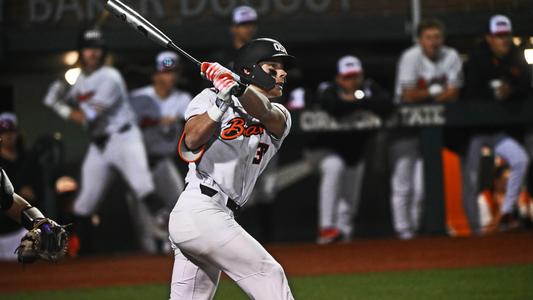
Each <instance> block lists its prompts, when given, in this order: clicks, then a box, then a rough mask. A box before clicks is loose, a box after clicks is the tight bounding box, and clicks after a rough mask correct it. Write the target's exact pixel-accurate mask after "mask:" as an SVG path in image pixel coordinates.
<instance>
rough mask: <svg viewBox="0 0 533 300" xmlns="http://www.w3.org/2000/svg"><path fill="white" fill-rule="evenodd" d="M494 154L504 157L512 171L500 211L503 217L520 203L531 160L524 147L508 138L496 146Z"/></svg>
mask: <svg viewBox="0 0 533 300" xmlns="http://www.w3.org/2000/svg"><path fill="white" fill-rule="evenodd" d="M494 152H495V153H496V155H499V156H501V157H503V159H505V161H506V162H507V163H508V164H509V167H510V169H511V172H510V174H509V180H508V181H507V189H506V191H505V200H504V202H503V205H502V207H501V209H500V211H501V214H502V216H503V215H506V214H510V213H511V212H512V211H513V208H514V206H515V205H516V202H517V201H518V197H519V195H520V190H521V189H522V183H523V182H524V178H525V176H526V170H527V167H528V164H529V158H528V157H527V153H526V151H525V149H524V147H523V146H522V145H520V144H519V143H518V142H517V141H516V140H514V139H513V138H511V137H506V138H504V139H503V140H501V141H500V142H499V143H498V144H496V145H495V147H494Z"/></svg>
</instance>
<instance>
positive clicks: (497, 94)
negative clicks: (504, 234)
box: [463, 15, 531, 232]
mask: <svg viewBox="0 0 533 300" xmlns="http://www.w3.org/2000/svg"><path fill="white" fill-rule="evenodd" d="M465 69H466V87H465V99H464V100H465V101H467V100H474V101H476V100H477V101H482V102H487V103H491V102H492V103H502V104H509V103H512V102H516V101H520V100H524V99H525V98H526V97H527V96H528V94H529V93H530V91H531V85H530V83H531V70H530V69H529V67H528V65H527V63H526V61H525V58H524V56H523V54H522V53H521V52H520V51H519V50H518V49H517V48H516V47H515V46H514V45H513V43H512V23H511V20H510V19H509V18H508V17H506V16H504V15H495V16H492V17H491V18H490V20H489V24H488V31H487V34H486V35H485V41H484V42H483V43H482V44H480V45H479V46H478V47H477V48H476V49H474V50H473V51H472V53H471V54H470V55H469V60H468V63H467V65H466V68H465ZM483 147H489V148H490V149H492V151H493V152H494V154H495V155H498V156H500V157H502V158H503V159H504V160H505V161H506V162H507V164H508V165H509V168H510V173H509V178H508V181H507V187H506V192H505V200H504V203H503V205H502V206H501V208H500V220H499V221H498V222H497V223H498V224H499V225H501V226H502V227H506V226H507V224H509V223H510V222H511V221H512V220H511V219H512V212H513V209H514V206H515V204H516V202H517V200H518V197H519V194H520V189H521V186H522V183H523V181H524V178H525V176H526V170H527V166H528V164H529V159H528V157H527V153H526V150H525V148H524V147H523V146H522V145H520V143H519V142H518V141H517V140H516V139H514V138H512V137H511V136H510V135H509V134H508V133H507V132H505V131H504V130H502V129H496V130H495V129H492V128H481V129H475V130H474V132H473V133H472V137H471V139H470V143H469V147H468V153H467V159H466V165H465V171H464V172H465V176H464V178H465V182H464V189H463V190H464V199H465V201H466V203H465V204H466V206H467V213H468V214H469V218H470V220H471V223H472V224H473V228H474V229H475V231H476V232H479V225H478V224H479V222H478V218H479V216H478V207H477V205H476V203H477V202H476V200H477V197H478V193H479V172H480V160H481V149H482V148H483Z"/></svg>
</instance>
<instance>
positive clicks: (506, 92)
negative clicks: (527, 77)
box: [494, 82, 512, 100]
mask: <svg viewBox="0 0 533 300" xmlns="http://www.w3.org/2000/svg"><path fill="white" fill-rule="evenodd" d="M511 92H512V89H511V86H510V85H509V84H508V83H507V82H504V83H503V84H502V85H501V86H500V87H499V88H497V89H496V90H495V91H494V94H495V96H496V99H498V100H505V99H507V98H509V96H510V95H511Z"/></svg>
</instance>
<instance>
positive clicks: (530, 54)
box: [524, 48, 533, 65]
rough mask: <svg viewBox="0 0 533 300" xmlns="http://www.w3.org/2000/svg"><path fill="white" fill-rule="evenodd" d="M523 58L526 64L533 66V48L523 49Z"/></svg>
mask: <svg viewBox="0 0 533 300" xmlns="http://www.w3.org/2000/svg"><path fill="white" fill-rule="evenodd" d="M524 57H525V58H526V61H527V63H528V64H530V65H533V48H529V49H525V50H524Z"/></svg>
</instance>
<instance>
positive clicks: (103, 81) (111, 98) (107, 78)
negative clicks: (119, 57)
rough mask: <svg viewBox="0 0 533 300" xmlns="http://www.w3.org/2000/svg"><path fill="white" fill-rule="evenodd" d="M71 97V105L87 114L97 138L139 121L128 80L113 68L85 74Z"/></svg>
mask: <svg viewBox="0 0 533 300" xmlns="http://www.w3.org/2000/svg"><path fill="white" fill-rule="evenodd" d="M67 97H68V99H69V100H68V101H69V104H70V105H73V106H79V108H80V109H81V110H83V112H84V113H85V117H86V118H87V123H88V129H89V133H90V135H91V136H93V137H97V136H103V135H110V134H113V133H115V132H118V131H119V130H120V128H121V127H122V126H124V125H125V124H128V123H133V122H134V120H135V116H134V114H133V111H132V110H131V107H130V105H129V103H128V101H127V100H128V94H127V90H126V84H125V83H124V79H122V76H121V75H120V73H119V72H118V71H117V70H116V69H115V68H113V67H110V66H103V67H101V68H99V69H98V70H96V71H94V72H92V73H91V74H88V75H87V74H84V73H83V72H82V73H81V74H80V76H79V77H78V79H77V81H76V83H75V84H74V85H73V86H72V88H71V89H70V91H69V92H68V95H67Z"/></svg>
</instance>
